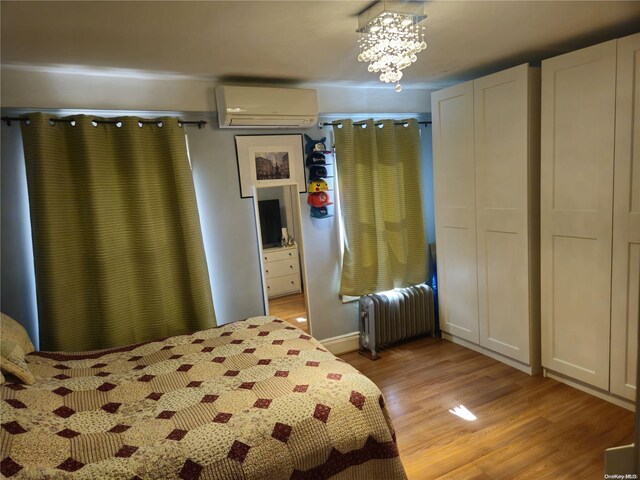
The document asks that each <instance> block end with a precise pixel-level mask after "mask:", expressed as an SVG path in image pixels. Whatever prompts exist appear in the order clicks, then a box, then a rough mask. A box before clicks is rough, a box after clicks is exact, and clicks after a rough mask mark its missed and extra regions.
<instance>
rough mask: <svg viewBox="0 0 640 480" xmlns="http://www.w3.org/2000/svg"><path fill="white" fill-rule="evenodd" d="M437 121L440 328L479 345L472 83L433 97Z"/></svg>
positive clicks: (438, 93) (435, 147) (436, 166)
mask: <svg viewBox="0 0 640 480" xmlns="http://www.w3.org/2000/svg"><path fill="white" fill-rule="evenodd" d="M432 116H433V120H434V121H433V150H434V158H433V169H434V176H433V179H434V191H435V207H436V219H435V220H436V242H437V245H438V253H437V262H438V296H439V302H440V303H439V305H440V327H441V328H442V330H443V331H445V332H448V333H450V334H452V335H456V336H458V337H461V338H463V339H465V340H469V341H471V342H475V343H478V294H477V271H476V224H475V168H474V152H473V83H472V82H467V83H464V84H461V85H456V86H454V87H451V88H447V89H444V90H440V91H438V92H435V93H433V94H432Z"/></svg>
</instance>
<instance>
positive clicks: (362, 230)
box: [334, 120, 427, 295]
mask: <svg viewBox="0 0 640 480" xmlns="http://www.w3.org/2000/svg"><path fill="white" fill-rule="evenodd" d="M339 123H341V124H342V128H335V129H334V132H335V145H336V167H337V172H338V187H339V195H340V210H341V214H342V221H343V225H344V255H343V262H342V276H341V281H340V294H341V295H366V294H368V293H374V292H380V291H386V290H391V289H393V288H399V287H407V286H410V285H416V284H419V283H422V282H424V281H425V280H426V278H427V241H426V236H425V228H424V219H423V216H422V186H421V180H420V162H421V159H420V131H419V129H418V123H417V121H416V120H408V121H407V122H406V123H402V124H397V125H396V124H395V123H394V121H393V120H383V121H381V122H375V123H374V121H373V120H367V121H366V122H365V123H364V124H363V125H354V124H353V122H352V121H351V120H340V122H339Z"/></svg>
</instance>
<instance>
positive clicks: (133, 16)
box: [0, 0, 640, 87]
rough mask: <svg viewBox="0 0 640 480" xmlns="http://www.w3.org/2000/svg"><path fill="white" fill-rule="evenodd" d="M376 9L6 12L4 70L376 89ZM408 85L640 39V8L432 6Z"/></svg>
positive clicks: (331, 2)
mask: <svg viewBox="0 0 640 480" xmlns="http://www.w3.org/2000/svg"><path fill="white" fill-rule="evenodd" d="M370 3H371V2H370V1H369V0H362V1H347V0H341V1H335V0H316V1H311V0H296V1H238V0H237V1H208V2H207V1H204V2H203V1H200V2H189V1H175V2H165V1H140V2H131V1H110V2H73V1H72V2H54V1H45V2H31V1H5V0H3V1H2V3H1V13H2V24H1V36H2V38H1V40H2V43H1V57H0V60H1V62H2V64H3V65H5V66H6V65H9V66H11V65H13V66H31V67H29V68H32V67H33V66H37V67H54V68H62V69H64V68H78V67H82V68H90V69H98V70H105V69H106V70H111V69H124V70H127V71H135V72H155V73H160V74H176V75H188V76H197V77H206V78H211V79H214V80H216V81H230V80H232V81H252V80H257V79H260V80H261V81H262V83H264V82H265V81H273V82H274V83H280V84H282V83H292V84H294V83H316V84H352V83H358V84H362V83H363V82H364V83H369V84H378V81H377V78H376V76H375V74H371V73H368V72H367V70H366V65H365V64H363V63H359V62H357V60H356V56H357V53H358V52H357V47H356V45H357V43H356V42H357V34H356V33H355V29H356V27H357V14H358V13H359V12H360V11H361V10H363V9H364V8H365V7H366V6H367V5H369V4H370ZM426 13H427V14H428V18H427V20H426V27H427V43H428V44H429V47H428V48H427V50H426V51H424V52H422V53H421V54H419V58H418V61H417V62H416V64H414V65H413V66H411V67H409V68H408V69H407V70H405V76H404V78H403V82H402V83H403V84H404V85H405V86H406V85H415V86H421V87H429V86H431V87H433V86H438V85H443V84H447V83H451V82H455V81H459V80H465V79H468V78H473V77H474V76H478V75H480V74H484V73H488V72H491V71H496V70H498V69H501V68H506V67H509V66H513V65H517V64H519V63H523V62H525V61H534V62H535V61H539V60H541V59H543V58H548V57H551V56H554V55H557V54H560V53H563V52H566V51H570V50H575V49H577V48H580V47H583V46H587V45H590V44H593V43H597V42H600V41H604V40H607V39H612V38H617V37H620V36H623V35H627V34H630V33H633V32H637V31H640V2H639V1H432V2H429V3H428V4H427V5H426Z"/></svg>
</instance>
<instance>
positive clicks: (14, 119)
mask: <svg viewBox="0 0 640 480" xmlns="http://www.w3.org/2000/svg"><path fill="white" fill-rule="evenodd" d="M0 120H2V121H3V122H7V126H8V127H10V126H11V122H29V121H31V119H30V118H29V117H23V118H20V117H0ZM49 121H50V122H53V123H56V122H62V123H71V122H73V121H75V120H74V119H73V118H50V119H49ZM94 122H95V123H98V124H107V125H115V124H117V123H122V122H121V120H117V119H115V120H94ZM138 123H141V124H143V125H154V124H157V123H158V121H154V120H139V121H138ZM178 123H180V124H182V125H197V126H198V129H201V128H202V127H203V125H206V124H207V122H206V121H204V120H197V121H186V120H180V119H178Z"/></svg>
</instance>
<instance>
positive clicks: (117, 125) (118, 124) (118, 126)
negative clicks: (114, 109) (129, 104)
mask: <svg viewBox="0 0 640 480" xmlns="http://www.w3.org/2000/svg"><path fill="white" fill-rule="evenodd" d="M116 127H117V128H122V122H121V121H120V120H118V121H117V122H116Z"/></svg>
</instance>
